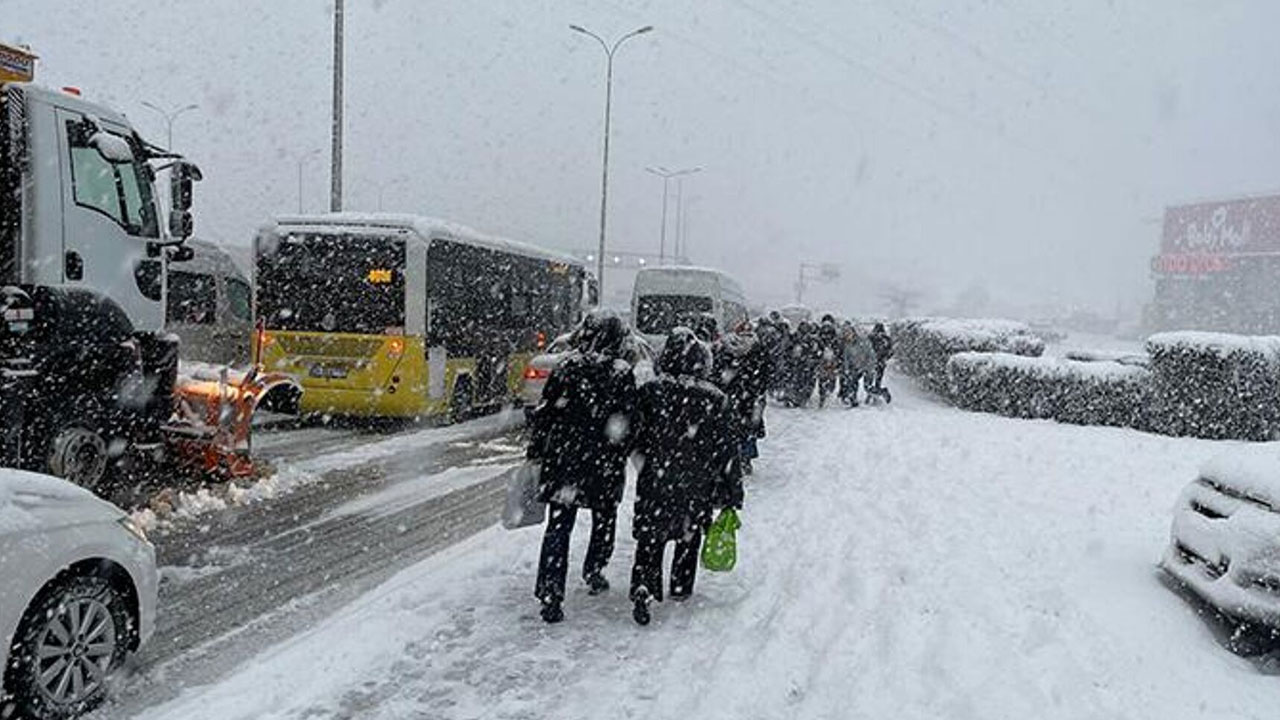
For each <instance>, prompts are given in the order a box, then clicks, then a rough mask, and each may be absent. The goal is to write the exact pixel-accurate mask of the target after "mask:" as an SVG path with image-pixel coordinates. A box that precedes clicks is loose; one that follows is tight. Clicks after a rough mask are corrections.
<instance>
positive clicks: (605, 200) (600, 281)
mask: <svg viewBox="0 0 1280 720" xmlns="http://www.w3.org/2000/svg"><path fill="white" fill-rule="evenodd" d="M569 29H570V30H572V31H574V32H576V33H581V34H583V35H586V36H587V37H591V38H594V39H595V41H596V42H598V43H600V48H601V49H602V50H604V54H605V59H606V64H605V81H604V162H603V163H602V166H603V167H602V168H601V172H600V252H599V254H598V255H597V257H598V259H597V261H596V283H597V287H599V292H600V297H602V298H603V297H604V253H605V249H604V245H605V243H604V239H605V230H606V226H607V223H608V219H607V218H608V212H609V127H610V124H611V123H612V117H613V56H614V54H615V53H617V52H618V48H619V47H622V43H624V42H626V41H628V40H630V39H631V38H633V37H636V36H637V35H644V34H645V33H647V32H652V31H653V26H652V25H645V26H644V27H642V28H639V29H638V30H632V31H631V32H629V33H627V34H626V35H623V36H622V37H620V38H618V39H617V40H615V41H614V43H613V45H610V44H609V43H607V42H605V40H604V38H602V37H600V36H599V35H597V34H595V33H593V32H591V31H590V30H588V29H586V28H584V27H582V26H581V25H570V26H569Z"/></svg>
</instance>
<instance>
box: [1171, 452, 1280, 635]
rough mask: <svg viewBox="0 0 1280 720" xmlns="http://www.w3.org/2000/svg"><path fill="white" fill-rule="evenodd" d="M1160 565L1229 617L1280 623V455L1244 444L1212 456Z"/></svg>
mask: <svg viewBox="0 0 1280 720" xmlns="http://www.w3.org/2000/svg"><path fill="white" fill-rule="evenodd" d="M1160 567H1161V568H1163V569H1164V570H1165V571H1166V572H1168V573H1169V575H1171V576H1172V577H1173V578H1174V579H1175V580H1177V581H1178V582H1179V583H1180V584H1181V585H1183V586H1184V587H1186V588H1187V589H1189V590H1191V591H1192V592H1194V593H1195V594H1196V595H1198V596H1200V597H1201V598H1202V599H1203V600H1205V601H1206V602H1208V603H1209V604H1210V605H1212V606H1214V607H1215V608H1216V609H1217V610H1218V611H1220V612H1221V613H1222V614H1224V615H1226V616H1227V617H1230V618H1233V619H1235V620H1243V621H1248V622H1253V623H1258V624H1261V625H1265V626H1270V627H1280V456H1278V455H1277V454H1276V452H1275V449H1274V447H1268V446H1259V447H1254V448H1247V447H1246V448H1238V449H1235V450H1232V451H1231V452H1230V453H1228V454H1226V455H1223V456H1220V457H1217V458H1215V459H1213V460H1212V461H1210V462H1209V463H1207V464H1206V465H1205V467H1204V468H1203V469H1202V470H1201V472H1200V477H1198V478H1197V479H1196V480H1195V481H1194V482H1192V483H1191V484H1190V485H1188V486H1187V488H1186V489H1185V490H1183V491H1182V495H1181V496H1180V497H1179V498H1178V504H1177V506H1176V507H1175V508H1174V516H1173V529H1172V532H1171V537H1170V542H1169V547H1168V549H1167V550H1166V551H1165V554H1164V558H1163V559H1162V560H1161V561H1160Z"/></svg>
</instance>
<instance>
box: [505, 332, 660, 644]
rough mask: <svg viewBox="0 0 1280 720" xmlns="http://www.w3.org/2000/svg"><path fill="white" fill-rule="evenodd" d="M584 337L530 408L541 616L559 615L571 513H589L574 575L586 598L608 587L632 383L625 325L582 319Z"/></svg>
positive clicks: (549, 619) (561, 616)
mask: <svg viewBox="0 0 1280 720" xmlns="http://www.w3.org/2000/svg"><path fill="white" fill-rule="evenodd" d="M588 327H589V328H590V330H589V332H586V333H584V334H585V335H587V338H586V340H587V341H588V342H589V345H585V346H580V347H579V348H578V349H576V350H575V351H574V352H572V353H571V354H570V355H569V356H568V357H567V358H566V359H565V360H564V362H562V363H560V365H559V366H557V367H556V369H555V370H553V371H552V372H551V376H550V377H549V378H547V384H546V387H545V388H544V390H543V393H542V401H541V403H539V405H538V408H537V410H536V411H535V412H534V413H533V416H532V417H533V426H532V428H531V433H530V441H529V449H528V458H529V459H530V460H537V461H540V463H541V466H542V469H541V475H540V477H539V487H538V499H539V500H540V501H542V502H545V503H547V505H548V508H547V509H548V512H547V526H546V531H545V533H544V535H543V538H542V554H541V557H540V559H539V562H538V579H537V583H536V586H535V588H534V594H535V595H536V596H537V598H538V600H540V601H541V603H542V619H543V620H545V621H547V622H559V621H560V620H562V619H564V610H563V602H564V595H565V577H566V575H567V574H568V566H569V539H570V537H571V536H572V534H573V526H574V522H575V520H576V518H577V513H578V510H580V509H587V510H590V511H591V540H590V543H589V544H588V547H587V556H586V559H585V561H584V562H583V566H582V577H583V580H584V581H585V582H586V583H587V586H588V587H589V588H590V593H591V594H592V595H597V594H599V593H602V592H604V591H605V590H608V589H609V581H608V580H607V579H606V578H605V576H604V569H605V567H606V566H607V565H608V564H609V559H610V558H611V557H612V555H613V549H614V532H615V528H616V526H617V516H618V504H619V503H620V502H622V491H623V486H624V484H625V482H626V465H627V457H628V455H629V445H630V427H631V422H632V415H633V413H634V410H635V401H636V381H635V375H634V374H633V372H632V368H631V366H630V365H629V364H628V363H627V362H626V361H625V360H623V359H622V354H623V345H624V341H625V338H626V328H625V327H624V326H623V325H622V321H621V320H620V319H618V318H617V317H614V316H604V317H601V318H598V319H596V320H595V321H594V322H592V323H590V324H589V325H588V324H584V329H587V328H588Z"/></svg>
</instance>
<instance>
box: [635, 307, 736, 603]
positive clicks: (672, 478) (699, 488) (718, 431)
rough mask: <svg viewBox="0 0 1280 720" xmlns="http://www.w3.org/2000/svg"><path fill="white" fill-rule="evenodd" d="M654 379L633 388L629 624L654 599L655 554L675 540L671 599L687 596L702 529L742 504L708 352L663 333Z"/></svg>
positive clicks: (725, 405)
mask: <svg viewBox="0 0 1280 720" xmlns="http://www.w3.org/2000/svg"><path fill="white" fill-rule="evenodd" d="M658 366H659V367H658V369H659V373H660V374H659V375H658V377H657V378H656V379H655V380H654V381H652V382H650V383H648V384H646V385H644V386H643V387H642V388H640V391H639V399H638V401H637V404H636V422H635V433H634V438H633V445H632V447H633V449H634V450H635V452H636V453H637V456H638V457H639V459H640V462H641V469H640V475H639V478H638V480H637V483H636V504H635V519H634V522H633V524H632V535H633V536H634V537H635V540H636V557H635V565H634V567H633V568H632V571H631V600H632V601H633V602H634V603H635V610H634V616H635V620H636V622H637V623H640V624H641V625H646V624H648V622H649V602H650V601H651V600H653V599H656V600H662V597H663V594H662V585H663V582H662V580H663V578H662V560H663V555H664V554H665V551H666V545H667V543H670V542H674V543H675V557H674V558H673V560H672V565H671V597H672V599H677V600H679V599H684V598H687V597H688V596H689V595H690V593H692V592H693V583H694V579H695V578H696V576H697V572H698V552H699V548H700V547H701V544H702V533H703V532H704V531H705V530H706V528H707V527H708V526H709V525H710V524H711V520H712V513H713V512H714V511H715V510H716V509H717V508H724V507H735V508H739V507H741V506H742V499H743V492H742V480H741V476H740V475H739V474H738V463H737V462H736V459H737V455H738V448H737V446H736V445H735V437H736V433H735V432H734V430H733V427H732V425H731V423H732V418H733V415H732V412H731V410H730V407H729V400H728V398H726V397H725V395H724V393H722V392H721V391H720V390H719V389H718V388H716V387H715V386H714V385H712V384H711V383H710V382H708V381H707V376H708V374H709V371H710V370H711V353H710V351H709V349H708V348H707V347H706V345H704V344H703V343H702V342H700V341H699V340H698V339H697V338H696V337H695V336H694V334H693V332H692V331H690V330H688V329H687V328H676V329H674V330H672V331H671V333H670V334H668V335H667V341H666V345H665V346H664V348H663V351H662V355H661V357H660V358H659V361H658Z"/></svg>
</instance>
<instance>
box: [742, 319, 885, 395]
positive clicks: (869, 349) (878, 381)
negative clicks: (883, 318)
mask: <svg viewBox="0 0 1280 720" xmlns="http://www.w3.org/2000/svg"><path fill="white" fill-rule="evenodd" d="M760 336H761V339H762V341H763V344H764V345H765V348H766V352H767V354H768V355H769V357H770V358H771V360H772V375H771V377H770V380H769V391H770V392H771V393H772V394H774V395H775V396H776V397H778V398H780V399H781V400H782V401H783V402H784V403H786V404H787V405H790V406H792V407H804V406H806V405H808V404H809V402H810V400H811V399H812V397H813V395H814V391H815V389H816V390H817V394H818V406H819V407H823V406H825V405H826V403H827V400H828V399H829V398H831V397H832V396H835V397H837V398H838V399H839V400H840V401H841V402H843V403H844V404H845V405H846V406H848V407H857V406H858V405H859V404H860V403H861V402H862V401H863V400H865V401H872V402H878V401H884V402H890V401H891V400H892V395H891V394H890V392H889V390H888V388H886V387H885V386H884V371H885V367H886V365H887V364H888V362H889V358H890V357H892V356H893V341H892V340H891V339H890V337H889V332H888V330H887V329H886V328H885V326H884V324H883V323H875V325H874V326H873V327H872V329H871V331H870V332H863V331H862V330H860V329H859V328H858V326H857V325H855V324H854V323H853V322H851V321H849V320H843V321H838V320H837V319H836V318H835V317H834V316H832V315H824V316H823V317H822V319H821V321H819V322H817V323H814V322H810V321H808V320H802V321H801V322H800V323H798V324H797V325H796V326H795V327H794V328H792V326H791V323H790V322H788V321H787V320H786V319H785V318H783V317H781V316H780V315H779V314H778V313H777V312H776V311H775V312H772V313H770V314H769V317H768V318H765V319H763V320H762V321H761V327H760Z"/></svg>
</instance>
